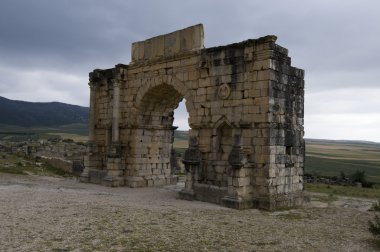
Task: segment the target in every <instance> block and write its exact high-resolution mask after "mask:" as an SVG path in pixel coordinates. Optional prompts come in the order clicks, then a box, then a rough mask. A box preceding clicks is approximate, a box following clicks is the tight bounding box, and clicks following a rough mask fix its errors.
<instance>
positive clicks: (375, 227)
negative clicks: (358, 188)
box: [368, 200, 380, 237]
mask: <svg viewBox="0 0 380 252" xmlns="http://www.w3.org/2000/svg"><path fill="white" fill-rule="evenodd" d="M370 211H375V212H380V200H378V201H377V202H376V203H374V204H373V205H372V207H371V209H370ZM368 226H369V227H368V229H369V231H370V232H371V233H372V234H373V235H374V236H376V237H379V236H380V216H379V215H375V219H374V220H373V221H368Z"/></svg>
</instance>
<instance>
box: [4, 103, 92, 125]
mask: <svg viewBox="0 0 380 252" xmlns="http://www.w3.org/2000/svg"><path fill="white" fill-rule="evenodd" d="M88 120H89V108H88V107H82V106H78V105H72V104H67V103H62V102H56V101H54V102H27V101H20V100H11V99H8V98H5V97H2V96H0V124H6V125H16V126H22V127H35V126H49V127H51V126H59V125H65V124H74V123H83V124H88Z"/></svg>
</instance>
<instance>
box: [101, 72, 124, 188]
mask: <svg viewBox="0 0 380 252" xmlns="http://www.w3.org/2000/svg"><path fill="white" fill-rule="evenodd" d="M120 82H121V79H120V76H116V78H115V79H112V86H113V96H112V143H111V146H109V149H108V158H107V176H106V177H105V178H104V179H103V184H105V185H107V186H121V185H124V179H123V178H122V176H123V170H122V164H121V163H122V162H121V158H120V156H121V145H120V128H119V127H120Z"/></svg>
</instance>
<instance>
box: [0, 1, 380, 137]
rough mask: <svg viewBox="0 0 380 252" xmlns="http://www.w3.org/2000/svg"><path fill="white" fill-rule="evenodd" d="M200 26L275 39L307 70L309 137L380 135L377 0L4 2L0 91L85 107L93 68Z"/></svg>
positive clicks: (180, 117) (208, 33)
mask: <svg viewBox="0 0 380 252" xmlns="http://www.w3.org/2000/svg"><path fill="white" fill-rule="evenodd" d="M198 23H203V25H204V29H205V46H206V47H213V46H218V45H225V44H230V43H234V42H240V41H242V40H246V39H249V38H257V37H260V36H264V35H268V34H273V35H276V36H277V37H278V40H277V43H278V44H280V45H281V46H284V47H286V48H288V49H289V55H290V56H291V57H292V65H293V66H295V67H298V68H302V69H305V71H306V77H305V82H306V83H305V84H306V95H305V133H306V134H305V137H308V138H324V139H354V140H370V141H377V142H380V83H379V82H380V59H379V57H380V2H379V1H378V0H373V1H371V0H360V1H359V0H357V1H348V0H346V1H342V0H341V1H337V0H315V1H304V0H299V1H297V0H294V1H293V0H287V1H283V0H278V1H263V0H259V1H256V0H246V1H244V0H242V1H239V0H235V1H230V0H229V1H222V0H214V1H211V0H209V1H208V0H191V1H179V0H160V1H158V0H157V1H153V0H152V1H144V0H136V1H132V0H130V1H128V0H108V1H102V0H71V1H70V0H55V1H53V0H33V1H31V0H1V6H0V96H4V97H7V98H10V99H18V100H26V101H43V102H45V101H60V102H66V103H71V104H77V105H83V106H88V104H89V89H88V86H87V83H88V72H90V71H92V70H93V69H95V68H112V67H113V66H114V65H116V64H118V63H124V64H128V63H129V62H130V49H131V43H132V42H134V41H139V40H145V39H147V38H150V37H153V36H157V35H160V34H164V33H168V32H172V31H174V30H178V29H181V28H185V27H188V26H191V25H194V24H198ZM182 110H183V108H182ZM175 116H176V118H177V120H176V121H175V124H177V125H179V126H180V128H182V129H184V128H186V127H188V126H187V123H186V121H187V120H186V118H185V117H186V116H187V115H186V113H184V112H181V109H180V111H176V114H175Z"/></svg>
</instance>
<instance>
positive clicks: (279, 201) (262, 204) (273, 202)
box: [253, 192, 310, 211]
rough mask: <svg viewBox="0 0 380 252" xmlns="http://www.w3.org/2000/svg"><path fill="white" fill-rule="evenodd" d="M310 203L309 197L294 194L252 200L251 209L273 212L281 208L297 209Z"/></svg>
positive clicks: (302, 194)
mask: <svg viewBox="0 0 380 252" xmlns="http://www.w3.org/2000/svg"><path fill="white" fill-rule="evenodd" d="M308 202H310V196H309V195H307V194H306V193H304V192H294V193H288V194H282V195H272V196H268V197H256V198H254V199H253V207H254V208H259V209H264V210H269V211H275V210H280V209H282V208H289V207H298V206H302V205H305V204H306V203H308Z"/></svg>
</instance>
